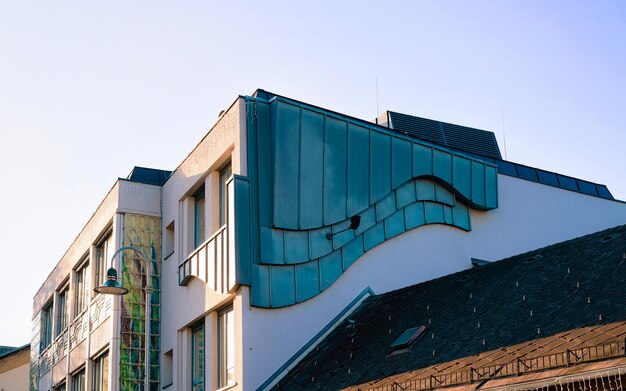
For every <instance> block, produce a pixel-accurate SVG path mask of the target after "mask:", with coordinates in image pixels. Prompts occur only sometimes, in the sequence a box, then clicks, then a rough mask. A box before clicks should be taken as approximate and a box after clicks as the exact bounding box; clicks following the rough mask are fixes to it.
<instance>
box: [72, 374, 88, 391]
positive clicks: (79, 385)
mask: <svg viewBox="0 0 626 391" xmlns="http://www.w3.org/2000/svg"><path fill="white" fill-rule="evenodd" d="M72 391H85V371H84V370H82V371H80V372H78V373H77V374H76V375H74V376H72Z"/></svg>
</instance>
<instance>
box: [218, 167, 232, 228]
mask: <svg viewBox="0 0 626 391" xmlns="http://www.w3.org/2000/svg"><path fill="white" fill-rule="evenodd" d="M232 174H233V165H232V163H231V162H228V164H227V165H226V166H225V167H224V168H222V170H221V171H220V196H219V198H220V207H219V216H220V221H219V223H220V227H221V226H222V225H224V224H226V221H227V220H228V192H227V189H226V181H227V180H228V178H230V177H231V176H232Z"/></svg>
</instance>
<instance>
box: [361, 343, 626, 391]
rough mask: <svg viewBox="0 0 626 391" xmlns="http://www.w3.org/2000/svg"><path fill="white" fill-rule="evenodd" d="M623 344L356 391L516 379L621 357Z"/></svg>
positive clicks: (418, 390) (414, 389)
mask: <svg viewBox="0 0 626 391" xmlns="http://www.w3.org/2000/svg"><path fill="white" fill-rule="evenodd" d="M625 344H626V342H625V341H614V342H609V343H605V344H601V345H595V346H586V347H580V348H576V349H567V350H565V351H561V352H558V353H552V354H547V355H543V356H537V357H530V358H524V357H519V358H517V359H516V360H514V361H509V362H506V363H500V364H493V365H488V366H484V367H478V368H473V367H470V368H468V369H463V370H460V371H455V372H450V373H441V374H434V375H431V376H429V377H423V378H419V379H415V380H407V381H404V382H401V383H397V382H395V381H392V383H391V384H386V385H383V386H378V387H376V386H373V387H365V388H363V387H359V388H358V389H359V390H362V391H399V390H403V391H409V390H411V391H421V390H433V389H436V388H442V387H450V386H458V385H461V384H470V383H474V382H482V381H486V380H490V379H497V378H503V377H510V376H519V375H523V374H527V373H532V372H540V371H544V370H548V369H556V368H562V367H569V366H574V365H579V364H583V363H588V362H593V361H602V360H608V359H611V358H616V357H622V356H624V354H625Z"/></svg>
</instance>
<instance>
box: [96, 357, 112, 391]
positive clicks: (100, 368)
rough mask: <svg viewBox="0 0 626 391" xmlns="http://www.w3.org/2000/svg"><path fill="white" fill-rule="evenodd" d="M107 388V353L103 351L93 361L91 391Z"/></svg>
mask: <svg viewBox="0 0 626 391" xmlns="http://www.w3.org/2000/svg"><path fill="white" fill-rule="evenodd" d="M108 389H109V353H108V352H107V353H104V354H103V355H102V356H100V357H98V358H97V359H96V360H95V361H94V362H93V391H108Z"/></svg>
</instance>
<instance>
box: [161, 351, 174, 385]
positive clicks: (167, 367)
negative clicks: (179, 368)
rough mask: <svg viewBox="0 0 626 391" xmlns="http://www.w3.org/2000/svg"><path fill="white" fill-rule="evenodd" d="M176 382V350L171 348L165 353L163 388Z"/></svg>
mask: <svg viewBox="0 0 626 391" xmlns="http://www.w3.org/2000/svg"><path fill="white" fill-rule="evenodd" d="M172 384H174V351H173V350H172V349H170V350H169V351H167V352H165V354H163V379H162V382H161V385H162V388H166V387H168V386H171V385H172Z"/></svg>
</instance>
